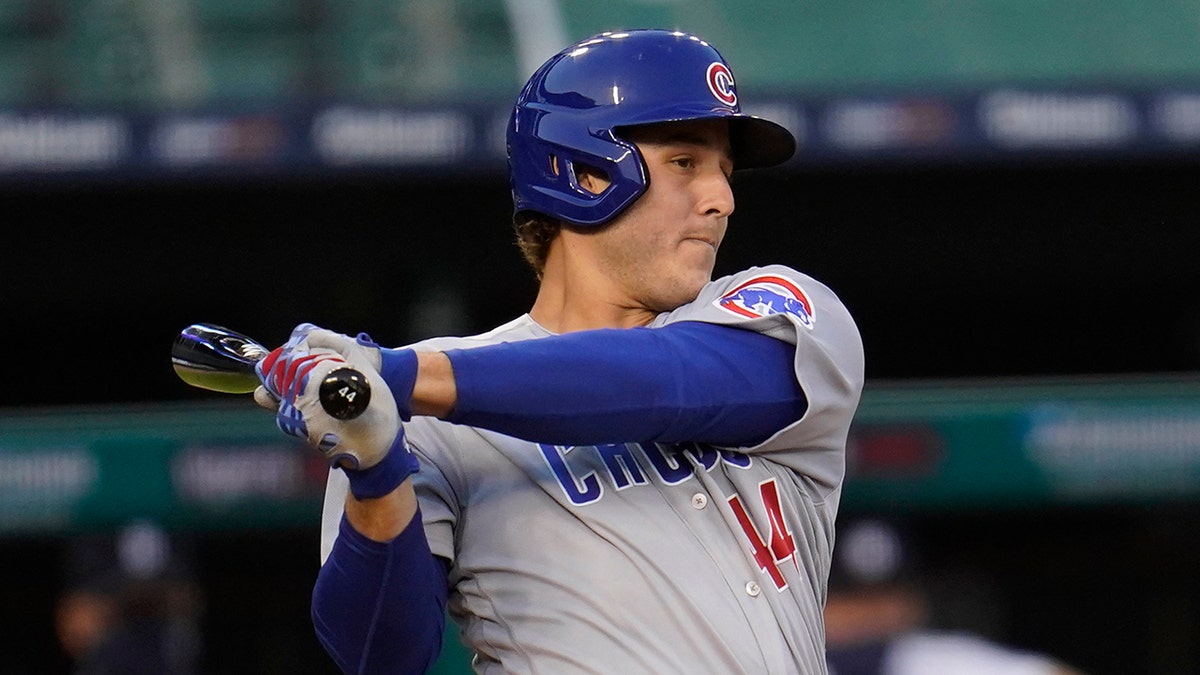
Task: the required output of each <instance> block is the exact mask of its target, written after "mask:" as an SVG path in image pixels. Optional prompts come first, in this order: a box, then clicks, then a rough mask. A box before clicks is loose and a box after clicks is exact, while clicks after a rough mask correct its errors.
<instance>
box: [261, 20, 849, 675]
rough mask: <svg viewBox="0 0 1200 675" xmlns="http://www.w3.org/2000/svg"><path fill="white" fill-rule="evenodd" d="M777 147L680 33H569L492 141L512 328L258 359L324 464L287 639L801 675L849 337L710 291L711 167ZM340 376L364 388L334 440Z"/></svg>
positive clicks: (765, 160) (377, 661) (768, 285)
mask: <svg viewBox="0 0 1200 675" xmlns="http://www.w3.org/2000/svg"><path fill="white" fill-rule="evenodd" d="M794 149H795V141H794V139H793V138H792V136H791V134H790V133H789V132H788V131H787V130H786V129H785V128H783V127H781V126H779V125H777V124H775V123H773V122H769V121H766V120H764V119H760V118H756V117H752V116H749V115H746V114H744V113H742V112H741V109H740V107H739V101H738V95H737V89H736V86H735V80H734V76H733V73H732V71H731V70H730V68H729V66H728V64H727V63H726V62H725V60H724V59H723V58H722V57H721V55H720V54H719V53H718V52H717V51H716V50H715V49H714V48H713V47H712V46H711V45H709V44H707V43H706V42H704V41H703V40H701V39H700V38H698V37H695V36H693V35H688V34H684V33H680V32H670V31H660V30H638V31H629V32H621V33H605V34H601V35H597V36H595V37H593V38H590V39H588V40H584V41H582V42H580V43H578V44H575V45H572V46H571V47H568V48H567V49H565V50H563V51H562V52H561V53H559V54H558V55H556V56H554V57H553V58H551V59H550V60H549V61H548V62H547V63H546V64H545V65H543V66H542V67H541V68H540V69H539V70H538V71H537V72H536V73H535V74H534V75H533V76H532V77H531V79H530V80H529V82H528V83H527V84H526V85H525V87H524V88H523V89H522V91H521V93H520V95H519V96H518V98H517V101H516V105H515V107H514V109H513V113H512V117H511V120H510V123H509V128H508V151H509V167H510V177H511V185H512V192H513V199H514V205H515V216H514V221H515V224H516V228H517V233H518V237H519V241H520V244H521V248H522V251H523V252H524V254H525V256H526V258H527V259H528V260H529V261H530V262H531V263H532V265H533V267H534V269H535V271H536V273H537V275H538V277H539V279H540V288H539V292H538V295H537V298H536V300H535V302H534V304H533V307H532V308H531V309H530V311H529V313H528V314H525V315H523V316H520V317H518V318H516V319H514V320H513V321H511V322H509V323H507V324H504V325H502V326H499V327H498V328H495V329H494V330H492V331H490V332H487V333H484V334H482V335H475V336H472V337H445V338H437V339H432V340H428V341H424V342H421V343H419V344H416V345H413V346H411V347H407V348H400V349H389V348H381V347H379V346H378V345H376V344H374V343H373V342H371V340H370V338H369V337H367V336H366V335H365V334H360V335H359V336H358V337H357V338H351V337H347V336H344V335H339V334H337V333H334V332H332V331H329V330H325V329H319V328H316V327H314V326H311V325H301V326H299V327H298V328H297V329H296V330H295V331H294V332H293V334H292V336H291V339H289V341H288V342H287V343H286V344H285V345H284V346H283V347H280V348H279V349H276V350H274V351H273V352H272V353H271V354H270V356H268V358H267V359H265V360H264V361H262V362H261V363H260V366H259V373H260V377H261V379H262V382H263V387H262V388H260V389H259V391H258V392H256V398H257V399H258V400H259V401H260V403H262V404H264V405H266V406H268V407H271V408H272V409H277V414H276V419H277V422H278V424H279V426H280V427H281V428H282V429H283V430H284V431H286V432H288V433H291V434H294V435H297V436H300V437H302V438H305V439H307V441H308V442H309V443H310V444H311V445H313V446H314V447H315V448H317V449H318V450H320V451H321V452H322V453H323V454H324V455H325V456H326V457H327V458H328V459H329V460H330V461H331V463H332V465H333V466H334V467H336V468H337V469H338V470H335V471H331V472H330V477H329V485H328V491H327V495H326V505H325V517H324V537H323V550H322V555H323V557H324V561H323V565H322V568H321V571H320V573H319V575H318V579H317V582H316V587H315V590H314V594H313V619H314V623H315V626H316V630H317V633H318V636H319V638H320V639H321V641H322V643H323V644H324V646H325V647H326V649H327V651H328V652H329V653H330V654H331V655H332V657H333V659H334V660H335V661H336V662H337V663H338V665H339V666H340V667H341V668H342V669H343V670H345V671H346V672H355V673H365V672H388V673H398V672H422V671H423V670H425V669H427V668H428V667H429V665H430V664H432V663H433V662H434V661H435V659H436V657H437V655H438V652H439V649H440V638H441V635H442V632H443V627H444V616H445V615H446V609H447V608H448V610H449V612H448V613H449V615H450V616H451V617H452V618H453V619H454V621H456V622H457V624H458V626H459V627H460V629H461V634H462V638H463V640H464V643H465V644H466V646H467V647H468V648H469V649H470V650H472V651H473V653H474V661H473V665H474V668H475V670H476V671H477V672H479V673H501V672H505V673H555V674H556V675H558V674H570V673H825V672H826V665H825V650H824V644H825V635H824V628H823V623H822V607H823V604H824V599H825V589H826V579H827V575H828V572H829V565H830V557H831V551H832V546H833V539H834V532H833V524H834V518H835V515H836V512H837V506H838V499H839V495H840V486H841V482H842V476H843V472H844V445H845V441H846V435H847V429H848V427H849V425H850V421H851V418H852V416H853V414H854V411H855V408H856V406H857V403H858V397H859V393H860V390H861V387H862V379H863V356H862V344H861V341H860V339H859V335H858V331H857V329H856V327H855V325H854V322H853V320H852V319H851V317H850V315H849V314H848V312H847V311H846V309H845V308H844V307H843V305H842V303H841V302H840V301H839V300H838V299H837V297H836V296H835V295H834V294H833V293H832V292H831V291H830V290H829V289H828V288H826V287H825V286H823V285H822V284H820V283H819V282H817V281H815V280H814V279H812V278H810V277H808V276H806V275H804V274H802V273H800V272H797V271H795V270H792V269H789V268H787V267H784V266H779V265H770V266H765V267H758V268H752V269H748V270H746V271H743V272H741V273H738V274H734V275H731V276H728V277H724V278H720V279H717V280H715V281H714V280H712V272H713V267H714V261H715V256H716V253H717V249H718V248H719V246H720V244H721V241H722V239H723V238H724V236H725V233H726V227H727V225H728V218H729V215H730V214H731V213H732V212H733V209H734V200H733V194H732V192H731V189H730V184H729V177H730V174H731V172H732V171H735V170H740V169H746V168H754V167H765V166H771V165H775V164H779V163H780V162H783V161H785V160H786V159H788V158H789V157H790V156H791V155H792V154H793V152H794ZM347 365H349V366H352V367H354V368H356V369H358V370H360V371H362V372H363V373H364V375H365V376H366V377H367V378H368V381H369V382H370V384H371V386H372V391H373V393H372V397H371V401H370V405H369V406H368V407H367V410H366V412H365V413H364V414H363V415H362V416H360V417H358V418H356V419H353V420H349V421H341V420H337V419H334V418H332V417H330V416H329V415H327V414H326V413H325V412H324V411H323V410H322V409H321V407H320V405H319V403H318V401H317V390H318V389H319V382H320V381H321V380H322V378H323V377H324V376H325V374H327V373H328V372H330V371H331V370H333V369H335V368H340V367H346V366H347Z"/></svg>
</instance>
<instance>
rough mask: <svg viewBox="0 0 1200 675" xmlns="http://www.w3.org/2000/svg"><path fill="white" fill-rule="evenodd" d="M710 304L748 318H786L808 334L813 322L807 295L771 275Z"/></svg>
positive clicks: (756, 278) (791, 283)
mask: <svg viewBox="0 0 1200 675" xmlns="http://www.w3.org/2000/svg"><path fill="white" fill-rule="evenodd" d="M713 304H715V305H717V306H718V307H720V308H721V309H724V310H726V311H729V312H732V313H734V314H737V315H739V316H745V317H750V318H758V317H763V316H770V315H772V314H790V315H792V316H794V317H796V318H797V319H799V320H800V323H801V324H803V325H804V327H805V328H808V329H809V330H812V328H813V325H814V324H815V323H816V320H817V317H816V313H815V312H814V311H813V304H812V301H811V300H809V298H808V295H807V294H805V292H804V291H803V290H802V289H801V288H800V287H799V286H797V285H796V284H795V283H794V282H793V281H792V280H790V279H787V278H784V277H780V276H775V275H766V276H759V277H754V278H753V279H750V280H749V281H746V282H745V283H743V284H741V285H740V286H738V287H737V288H735V289H733V290H732V291H729V292H728V293H726V294H725V295H723V296H721V297H720V298H719V299H718V300H717V301H716V302H715V303H713Z"/></svg>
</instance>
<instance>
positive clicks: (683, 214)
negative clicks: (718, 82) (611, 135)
mask: <svg viewBox="0 0 1200 675" xmlns="http://www.w3.org/2000/svg"><path fill="white" fill-rule="evenodd" d="M627 138H628V139H629V140H631V141H633V142H634V143H636V144H637V146H638V149H639V150H640V151H641V153H642V158H643V160H644V161H645V163H646V168H647V170H648V171H649V174H650V181H649V186H648V187H647V189H646V192H645V193H644V194H643V195H642V196H641V197H639V198H638V200H637V201H636V202H634V203H633V205H632V206H631V207H630V208H629V209H628V210H626V211H625V212H624V213H622V214H621V215H620V216H618V217H617V218H615V219H614V220H613V221H612V222H611V223H609V224H608V225H607V226H606V227H604V228H603V229H602V230H600V231H599V232H597V234H598V235H599V241H598V242H597V243H598V244H599V249H600V252H601V255H602V257H603V260H602V264H603V265H604V269H605V270H606V271H607V272H608V273H609V274H610V275H611V276H612V277H613V279H614V280H615V281H616V282H617V283H618V284H619V285H620V287H621V288H622V289H623V290H624V292H625V293H627V294H628V296H629V299H630V300H631V301H633V302H634V303H635V304H636V305H637V306H640V307H643V308H646V309H650V310H652V311H654V312H665V311H669V310H672V309H675V308H676V307H679V306H680V305H683V304H685V303H688V302H691V301H692V300H694V299H695V298H696V295H697V294H698V293H699V292H700V288H701V287H702V286H704V284H706V283H708V282H709V281H710V280H711V279H712V272H713V266H714V265H715V264H716V256H717V249H718V248H719V247H720V245H721V240H722V239H724V237H725V229H726V227H727V225H728V221H729V214H731V213H733V206H734V204H733V191H732V190H731V189H730V187H729V174H730V172H731V171H733V160H732V159H731V151H730V146H729V125H728V123H726V122H724V121H722V120H698V121H693V122H672V123H666V124H659V125H653V126H647V127H641V128H638V129H636V130H634V131H631V132H630V133H628V134H627Z"/></svg>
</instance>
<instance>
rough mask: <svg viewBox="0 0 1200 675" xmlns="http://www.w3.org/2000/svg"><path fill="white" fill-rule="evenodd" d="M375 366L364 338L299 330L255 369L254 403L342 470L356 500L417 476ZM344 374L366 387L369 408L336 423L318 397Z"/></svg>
mask: <svg viewBox="0 0 1200 675" xmlns="http://www.w3.org/2000/svg"><path fill="white" fill-rule="evenodd" d="M324 345H330V346H324ZM331 347H333V348H331ZM372 352H373V356H372ZM379 362H380V357H379V349H378V347H377V346H375V345H374V343H371V342H370V338H367V337H366V336H361V341H358V340H354V339H352V338H348V337H346V336H343V335H338V334H336V333H333V332H332V331H326V330H324V329H318V328H316V327H315V326H312V325H311V324H302V325H301V326H298V327H297V328H296V330H294V331H293V332H292V335H291V337H290V338H289V339H288V341H287V343H285V344H284V345H283V346H282V347H280V348H278V349H276V350H274V351H272V352H271V353H270V354H268V355H267V357H266V358H264V359H263V360H262V361H260V362H259V363H258V365H257V366H256V370H257V372H258V376H259V381H260V382H262V386H261V387H259V389H258V390H257V391H255V400H256V401H258V402H259V403H260V404H261V405H264V406H266V407H269V408H272V409H275V410H276V413H275V421H276V424H277V425H278V426H279V428H280V429H281V430H282V431H283V432H284V433H286V434H289V435H291V436H295V437H297V438H301V439H303V440H305V441H306V442H307V443H308V444H309V445H310V446H311V447H313V448H315V449H316V450H317V451H319V452H320V453H321V454H322V455H323V456H324V457H325V458H326V459H328V460H329V462H330V464H331V466H335V467H338V468H341V469H343V470H344V471H345V473H346V476H347V477H348V478H349V479H350V491H351V492H352V493H353V494H354V496H355V497H358V498H360V499H364V498H374V497H382V496H383V495H386V494H388V493H389V492H391V491H392V490H394V489H395V488H396V486H398V485H400V483H402V482H403V481H404V479H406V478H408V477H409V476H410V475H412V474H413V473H415V472H416V471H417V460H416V458H415V457H414V456H413V455H412V453H411V452H409V450H408V446H407V444H406V442H405V439H404V426H403V424H402V422H401V413H400V411H399V410H398V409H397V407H396V400H395V397H394V396H393V394H392V392H391V390H390V389H389V388H388V386H387V384H386V383H385V382H384V381H383V378H382V376H380V374H379V370H378V364H379ZM347 367H349V368H354V369H355V370H357V371H359V372H360V373H362V374H363V376H364V377H365V378H366V379H367V382H368V384H369V385H370V387H371V401H370V404H369V405H368V406H367V409H366V410H365V411H364V412H363V413H362V414H361V415H359V416H358V417H355V418H354V419H351V420H339V419H336V418H334V417H332V416H331V415H329V414H328V413H327V412H325V409H324V408H323V407H322V406H321V403H320V399H319V396H318V391H319V389H320V383H321V381H322V380H324V379H325V377H326V376H327V375H329V373H331V372H333V371H335V370H338V369H340V368H347Z"/></svg>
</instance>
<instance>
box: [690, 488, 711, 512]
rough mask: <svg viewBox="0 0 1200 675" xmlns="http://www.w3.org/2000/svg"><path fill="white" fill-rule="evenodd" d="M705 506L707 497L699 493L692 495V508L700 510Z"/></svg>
mask: <svg viewBox="0 0 1200 675" xmlns="http://www.w3.org/2000/svg"><path fill="white" fill-rule="evenodd" d="M706 506H708V497H707V496H705V495H703V494H701V493H699V492H697V493H696V494H694V495H692V507H693V508H697V509H702V508H704V507H706Z"/></svg>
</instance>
